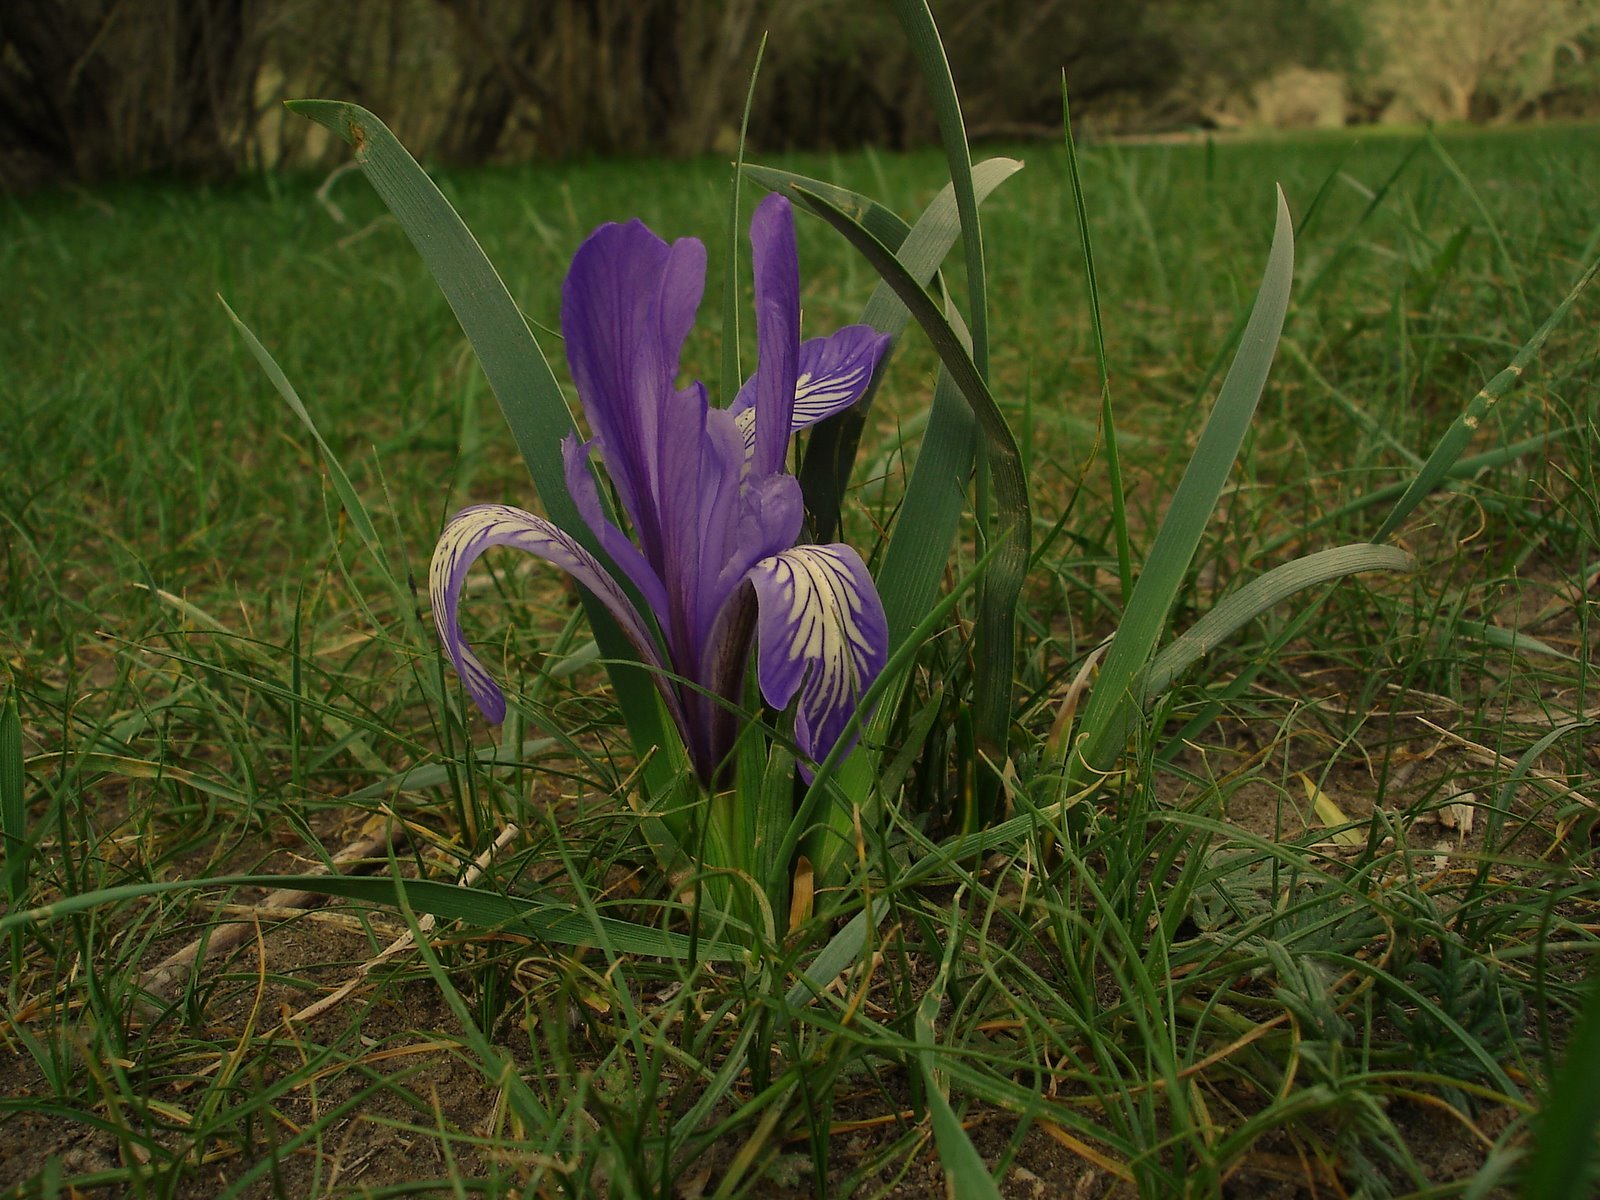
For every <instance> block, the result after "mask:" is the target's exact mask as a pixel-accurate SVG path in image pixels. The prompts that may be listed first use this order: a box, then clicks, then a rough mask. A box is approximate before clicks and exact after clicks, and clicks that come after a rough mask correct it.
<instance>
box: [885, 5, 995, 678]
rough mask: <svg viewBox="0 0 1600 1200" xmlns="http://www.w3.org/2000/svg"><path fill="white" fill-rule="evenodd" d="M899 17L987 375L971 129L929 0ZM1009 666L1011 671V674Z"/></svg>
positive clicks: (975, 353) (978, 357)
mask: <svg viewBox="0 0 1600 1200" xmlns="http://www.w3.org/2000/svg"><path fill="white" fill-rule="evenodd" d="M894 7H895V13H896V15H897V16H899V18H900V26H901V28H903V29H904V30H905V31H906V39H907V40H908V41H909V42H910V43H911V53H912V56H913V57H914V58H915V59H916V60H917V66H918V67H919V68H921V70H922V81H923V83H925V84H927V87H928V94H929V97H930V98H931V99H932V101H933V113H934V117H935V118H936V119H937V120H938V122H939V138H940V140H941V141H942V142H943V143H944V154H945V159H946V161H947V163H948V165H949V168H950V182H951V183H952V184H953V185H954V187H955V193H956V208H957V210H958V211H959V213H960V214H961V237H962V245H963V247H964V248H965V251H966V259H967V299H968V307H969V308H970V309H971V315H970V316H969V317H968V320H969V321H970V322H971V324H972V361H973V363H974V364H975V365H976V366H977V368H978V374H979V375H982V376H983V377H984V378H985V379H987V378H988V377H989V291H988V280H987V277H986V274H985V272H984V266H983V227H982V226H981V225H980V224H979V223H978V198H977V191H976V189H975V188H974V186H973V180H972V152H971V150H970V149H969V148H968V146H967V126H966V122H965V121H963V120H962V119H961V100H960V98H959V97H957V95H956V81H955V78H954V77H953V76H952V75H951V74H950V60H949V58H948V57H947V56H946V55H945V52H944V43H943V42H942V41H940V40H939V30H938V27H937V26H936V25H935V24H934V21H933V13H932V12H931V11H929V9H928V5H927V2H926V0H895V6H894ZM1009 669H1010V668H1009V666H1008V667H1007V670H1008V671H1009Z"/></svg>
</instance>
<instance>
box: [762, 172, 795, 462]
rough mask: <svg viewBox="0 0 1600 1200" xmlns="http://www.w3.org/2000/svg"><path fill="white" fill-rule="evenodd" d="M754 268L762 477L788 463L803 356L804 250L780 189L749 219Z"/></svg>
mask: <svg viewBox="0 0 1600 1200" xmlns="http://www.w3.org/2000/svg"><path fill="white" fill-rule="evenodd" d="M750 250H751V258H752V260H753V261H752V265H753V266H754V268H755V285H756V351H757V354H758V355H759V356H760V370H758V371H757V372H756V378H755V396H754V407H755V410H756V428H755V439H756V440H755V450H754V453H753V455H752V457H751V459H750V475H751V477H752V478H754V479H761V478H763V477H764V476H767V475H776V474H777V473H778V472H780V471H782V470H783V469H784V466H785V464H786V463H787V460H788V457H789V438H790V422H791V420H792V419H793V414H794V379H795V377H796V376H797V375H798V374H799V369H798V363H799V358H800V254H799V251H798V250H797V249H796V247H795V237H794V212H793V211H792V210H791V209H790V207H789V201H788V200H787V199H786V198H785V197H783V196H780V195H778V194H777V193H776V192H774V193H772V194H771V195H769V196H768V197H767V198H766V199H765V200H763V201H762V202H761V203H760V204H759V205H757V206H756V211H755V214H754V215H753V216H752V217H751V219H750Z"/></svg>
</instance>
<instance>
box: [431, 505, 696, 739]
mask: <svg viewBox="0 0 1600 1200" xmlns="http://www.w3.org/2000/svg"><path fill="white" fill-rule="evenodd" d="M491 546H512V547H515V548H516V549H518V550H522V551H525V552H526V553H528V554H532V555H534V556H535V557H536V558H542V559H544V561H545V562H547V563H550V564H551V565H552V566H556V567H560V568H561V569H562V570H563V571H565V572H567V574H569V575H571V576H572V577H573V579H575V580H577V582H578V583H580V584H582V585H583V586H584V587H585V588H587V589H588V590H589V591H590V592H592V593H593V594H594V596H595V597H596V598H597V599H598V600H599V601H600V602H601V603H602V604H604V605H605V606H606V609H607V610H608V611H609V612H610V613H611V615H612V616H613V617H615V618H616V621H617V624H618V625H620V626H621V627H622V631H623V632H624V633H625V634H627V636H628V640H629V641H631V642H632V643H633V645H634V648H635V649H636V650H638V651H639V656H640V658H641V659H642V660H643V661H644V663H645V664H646V665H647V666H649V667H651V668H654V669H653V670H652V671H651V675H652V677H653V678H654V679H655V681H656V686H657V687H658V688H659V689H660V690H661V694H662V696H663V697H664V698H665V699H666V702H667V708H668V710H669V711H670V712H671V713H672V716H673V719H674V720H675V721H677V722H678V725H679V727H680V728H681V727H682V726H683V710H682V707H681V706H680V705H679V703H678V698H677V696H676V694H675V693H674V692H673V689H672V687H671V685H670V683H669V682H668V680H667V679H666V678H665V676H664V675H663V674H662V672H663V671H664V670H665V664H664V663H663V662H662V659H661V655H660V653H659V652H658V651H657V650H656V646H655V640H654V639H653V638H652V637H651V636H650V631H649V630H648V629H647V628H646V627H645V624H644V622H643V621H642V620H640V618H639V613H638V610H637V609H635V608H634V607H633V604H632V603H631V602H630V601H629V600H628V597H627V595H626V594H625V593H624V592H623V590H622V589H621V588H620V587H618V586H617V583H616V580H614V579H612V578H611V576H610V575H608V574H606V571H605V569H604V568H603V567H602V566H601V565H600V563H599V562H598V561H596V559H595V557H594V555H592V554H590V553H589V552H588V551H587V550H585V549H584V548H583V547H582V546H580V545H579V544H578V543H577V542H576V541H574V540H573V539H572V538H570V537H568V536H567V535H566V534H565V533H563V532H562V531H561V530H560V529H558V528H556V526H554V525H552V524H551V523H550V522H549V521H547V520H545V519H544V518H543V517H538V516H535V515H534V514H532V513H530V512H524V511H523V510H522V509H520V508H512V507H511V506H510V505H507V504H479V505H475V506H473V507H472V508H466V509H462V511H460V512H459V513H457V514H456V515H455V516H454V517H452V518H450V522H449V524H447V525H446V526H445V528H444V532H443V533H442V534H441V535H440V536H439V544H438V545H437V546H435V547H434V551H433V562H432V563H431V564H430V566H429V568H428V592H429V595H430V597H431V598H432V601H433V623H434V627H435V628H436V629H437V630H438V632H439V640H440V641H441V642H443V643H444V648H445V653H447V654H448V655H449V656H450V661H451V662H452V663H453V664H455V668H456V670H457V672H459V673H460V675H461V678H462V680H463V681H464V682H465V683H466V685H467V693H468V694H469V695H470V696H471V697H472V700H473V703H475V704H476V705H477V706H478V708H479V709H481V710H482V712H483V715H484V716H485V717H487V718H488V719H489V720H490V721H491V722H494V723H496V724H498V723H499V722H500V721H502V720H504V719H505V715H506V698H505V693H504V692H502V691H501V690H500V687H499V685H498V684H496V683H495V681H494V679H493V677H492V676H490V674H489V672H488V670H487V668H485V667H484V665H483V663H482V662H481V661H479V659H478V656H477V655H475V654H474V653H473V652H472V648H471V647H470V646H468V645H467V639H466V637H465V636H464V635H463V634H462V632H461V616H460V605H461V585H462V584H463V583H464V582H465V581H466V578H467V572H468V571H469V570H470V569H471V567H472V564H473V563H475V562H476V561H477V560H478V558H479V556H480V555H482V554H483V552H484V551H485V550H488V549H489V548H490V547H491Z"/></svg>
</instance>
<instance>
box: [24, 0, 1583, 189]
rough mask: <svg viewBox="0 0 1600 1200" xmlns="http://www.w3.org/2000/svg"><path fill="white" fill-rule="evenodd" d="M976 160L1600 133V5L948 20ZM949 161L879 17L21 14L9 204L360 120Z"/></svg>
mask: <svg viewBox="0 0 1600 1200" xmlns="http://www.w3.org/2000/svg"><path fill="white" fill-rule="evenodd" d="M934 11H935V14H936V16H937V17H938V19H939V22H940V27H941V30H942V32H943V35H944V38H945V42H946V46H947V49H948V52H949V54H950V58H951V62H952V65H953V68H954V71H955V75H956V80H957V83H958V85H959V86H960V88H961V92H962V99H963V102H964V107H965V109H966V113H967V117H968V121H969V124H970V126H971V128H972V131H973V134H974V136H976V137H980V138H981V137H983V136H985V135H989V136H1001V137H1025V136H1030V135H1032V134H1034V133H1038V134H1041V135H1051V136H1054V135H1055V134H1056V133H1058V131H1059V121H1060V111H1061V107H1060V106H1061V98H1060V77H1061V72H1062V70H1063V69H1064V70H1065V71H1066V74H1067V78H1068V81H1069V83H1070V86H1071V89H1072V96H1073V111H1074V116H1075V118H1076V119H1078V120H1081V121H1082V122H1084V123H1085V124H1086V125H1088V126H1090V127H1091V128H1092V129H1095V130H1099V131H1115V132H1136V131H1156V130H1164V129H1178V128H1194V127H1218V126H1222V127H1229V126H1240V125H1251V124H1266V125H1279V126H1315V125H1322V126H1326V125H1339V124H1347V123H1353V122H1366V121H1380V120H1401V121H1417V120H1454V121H1465V120H1471V121H1510V120H1522V119H1529V118H1539V117H1545V116H1592V115H1600V0H939V2H936V3H935V4H934ZM763 33H766V34H767V35H768V42H767V47H766V55H765V59H764V63H763V67H762V71H761V77H760V84H759V87H758V89H757V91H756V94H755V100H754V107H753V110H752V114H751V142H752V145H753V146H754V147H756V148H757V149H758V150H762V151H772V150H777V149H786V148H797V147H811V148H820V147H830V146H856V145H860V144H863V143H872V144H876V145H881V146H889V147H902V146H906V145H910V144H914V143H917V142H921V141H925V140H928V139H930V138H931V137H932V136H933V133H934V130H933V125H932V117H931V115H930V113H929V111H928V106H927V103H926V101H925V99H924V97H923V94H922V91H921V87H920V84H919V81H918V78H917V74H916V69H915V67H914V64H913V63H912V61H911V57H910V54H909V51H908V49H907V47H906V45H905V42H904V39H903V38H902V37H901V35H900V32H899V29H898V27H897V24H896V21H895V18H894V16H893V13H892V10H891V6H890V5H889V4H888V3H887V0H341V2H337V3H330V2H329V0H4V3H0V185H3V186H6V187H8V188H19V187H26V186H30V185H33V184H38V183H43V182H61V181H69V180H89V179H98V178H104V177H108V176H123V175H133V174H143V173H148V172H178V173H185V174H198V175H206V176H220V175H227V174H230V173H234V172H238V171H243V170H259V169H271V168H275V167H280V166H292V165H304V166H309V165H315V164H316V163H318V162H319V161H322V160H323V159H325V158H328V157H329V156H330V155H332V154H335V153H337V152H336V151H332V150H331V148H330V147H329V146H328V145H327V142H326V137H325V136H324V135H322V133H321V131H320V130H318V129H316V128H314V127H313V126H311V125H310V124H309V123H308V122H305V121H302V120H299V119H296V118H294V117H292V116H286V114H285V113H284V111H283V109H282V107H281V106H280V104H279V101H280V100H281V99H283V98H285V97H291V96H327V97H336V98H341V99H351V100H356V101H358V102H360V103H362V104H365V105H366V106H367V107H369V108H371V109H372V110H374V111H375V112H377V113H378V114H379V115H380V116H382V117H383V118H384V119H385V120H386V121H387V122H388V123H389V124H390V126H391V127H392V128H394V129H395V130H396V131H397V132H398V133H399V134H400V136H401V137H402V138H403V139H404V140H405V141H406V143H407V144H408V145H410V146H411V147H412V148H413V149H415V150H417V151H419V152H420V153H422V154H424V155H427V156H429V157H431V158H433V159H435V160H438V161H443V162H450V163H480V162H487V161H497V160H500V161H504V160H526V159H531V158H564V157H572V156H588V155H610V154H697V153H703V152H707V151H712V150H716V151H726V150H727V149H728V144H729V142H730V140H731V138H732V131H733V127H734V126H735V125H736V123H737V120H738V116H739V113H740V111H741V110H742V107H743V103H744V93H745V89H746V86H747V83H748V78H749V71H750V68H751V65H752V63H753V62H754V60H755V55H756V49H757V46H758V44H759V42H760V40H761V37H762V35H763Z"/></svg>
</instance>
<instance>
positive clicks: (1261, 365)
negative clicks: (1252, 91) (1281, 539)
mask: <svg viewBox="0 0 1600 1200" xmlns="http://www.w3.org/2000/svg"><path fill="white" fill-rule="evenodd" d="M1277 209H1278V215H1277V227H1276V230H1275V232H1274V233H1273V237H1272V249H1271V251H1270V252H1269V253H1268V255H1267V268H1266V272H1265V275H1264V277H1263V278H1262V281H1261V287H1260V289H1259V291H1258V292H1257V293H1256V300H1255V306H1254V308H1253V309H1252V311H1251V314H1250V319H1249V321H1248V323H1247V324H1246V325H1245V330H1244V334H1243V336H1242V337H1241V338H1240V342H1239V349H1238V352H1237V353H1236V354H1235V356H1234V360H1233V365H1232V366H1231V367H1230V368H1229V369H1228V374H1227V377H1226V378H1225V379H1224V380H1223V382H1222V388H1221V391H1220V392H1219V393H1218V394H1217V402H1216V405H1215V406H1214V407H1213V408H1212V410H1211V416H1210V418H1209V419H1208V420H1207V421H1206V424H1205V428H1204V429H1203V430H1202V431H1201V433H1200V441H1199V444H1198V445H1196V447H1195V450H1194V454H1193V455H1192V456H1191V458H1190V459H1189V465H1188V466H1187V467H1186V468H1185V469H1184V473H1183V478H1182V479H1181V480H1180V481H1179V482H1178V487H1177V490H1176V491H1175V492H1174V493H1173V496H1172V503H1171V505H1170V506H1169V508H1168V509H1167V515H1166V517H1165V518H1164V519H1163V520H1162V522H1161V528H1160V530H1159V531H1158V532H1157V534H1156V540H1155V544H1154V545H1153V546H1152V547H1151V548H1150V556H1149V560H1148V561H1147V563H1146V564H1145V569H1144V570H1143V571H1142V572H1141V573H1140V575H1139V579H1138V582H1137V583H1135V584H1134V587H1133V594H1132V595H1131V596H1130V597H1129V598H1128V606H1127V609H1126V611H1125V612H1124V614H1123V619H1122V624H1121V625H1120V626H1118V628H1117V632H1116V635H1115V636H1114V637H1113V639H1112V642H1111V648H1110V649H1109V650H1108V651H1107V652H1106V658H1105V662H1104V664H1103V665H1102V666H1101V669H1100V677H1099V679H1098V680H1097V681H1096V682H1095V686H1094V690H1093V692H1091V693H1090V696H1089V703H1088V705H1087V706H1086V707H1085V710H1084V715H1083V722H1082V724H1081V725H1080V727H1079V737H1078V740H1077V742H1076V744H1077V745H1078V746H1079V748H1080V749H1079V754H1078V755H1075V756H1074V761H1073V762H1072V764H1071V766H1070V767H1069V769H1068V771H1067V773H1066V775H1065V776H1064V777H1063V786H1064V787H1065V788H1066V791H1067V793H1068V794H1071V793H1073V792H1076V791H1077V790H1078V788H1079V785H1080V783H1081V781H1082V780H1083V779H1084V778H1085V777H1086V776H1088V775H1094V774H1100V773H1103V772H1104V771H1106V770H1108V769H1109V768H1110V766H1111V764H1112V762H1113V761H1114V760H1115V758H1116V756H1117V755H1118V754H1119V753H1120V752H1121V750H1122V747H1123V745H1124V743H1125V740H1126V735H1127V730H1128V727H1129V725H1128V723H1129V720H1130V718H1131V717H1132V716H1133V714H1135V713H1137V712H1138V711H1139V709H1140V708H1142V706H1143V697H1142V696H1141V695H1139V694H1138V691H1137V688H1136V687H1135V684H1136V681H1137V680H1138V679H1139V677H1140V675H1141V674H1142V673H1143V671H1144V668H1145V664H1146V663H1148V662H1149V660H1150V656H1151V655H1152V654H1153V653H1154V651H1155V647H1156V643H1157V642H1158V641H1159V640H1160V637H1161V633H1162V630H1163V629H1164V628H1165V626H1166V622H1167V615H1168V613H1170V612H1171V611H1172V604H1173V601H1174V600H1175V599H1176V598H1177V595H1178V589H1179V588H1180V587H1181V586H1182V584H1183V579H1184V576H1185V575H1186V574H1187V573H1188V570H1189V564H1190V563H1191V562H1192V561H1193V560H1194V556H1195V552H1196V550H1198V549H1199V546H1200V538H1201V536H1202V535H1203V534H1204V532H1205V527H1206V524H1207V522H1209V521H1210V519H1211V513H1212V510H1213V509H1214V508H1215V507H1216V504H1217V499H1218V497H1219V496H1221V494H1222V489H1223V487H1224V485H1225V484H1226V483H1227V480H1228V475H1229V473H1230V472H1231V471H1232V469H1233V463H1234V460H1235V458H1237V457H1238V454H1239V447H1240V445H1241V444H1242V443H1243V441H1244V435H1245V431H1246V429H1247V428H1248V427H1249V424H1250V419H1251V418H1252V417H1253V416H1254V415H1255V411H1256V405H1257V403H1258V402H1259V401H1260V399H1261V392H1262V389H1263V388H1264V387H1265V386H1266V382H1267V372H1268V371H1269V370H1270V369H1271V366H1272V358H1273V354H1274V352H1275V351H1276V350H1277V346H1278V335H1279V333H1280V332H1281V331H1282V329H1283V319H1284V314H1285V313H1286V312H1287V311H1288V308H1289V284H1290V281H1291V280H1292V278H1293V275H1294V226H1293V224H1292V223H1291V221H1290V219H1289V206H1288V203H1287V202H1286V201H1285V200H1284V197H1283V191H1282V189H1281V188H1280V189H1279V190H1278V205H1277Z"/></svg>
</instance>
